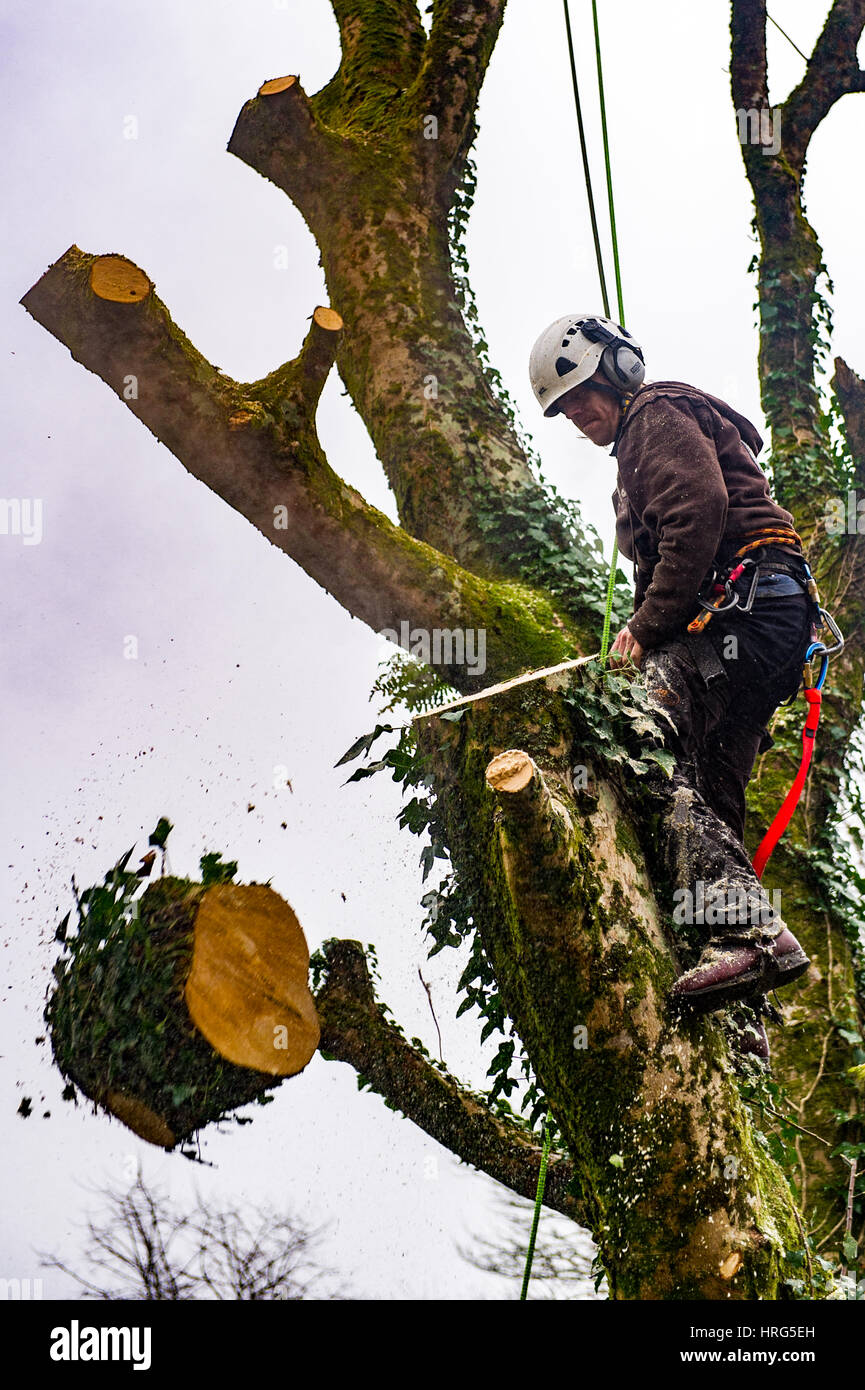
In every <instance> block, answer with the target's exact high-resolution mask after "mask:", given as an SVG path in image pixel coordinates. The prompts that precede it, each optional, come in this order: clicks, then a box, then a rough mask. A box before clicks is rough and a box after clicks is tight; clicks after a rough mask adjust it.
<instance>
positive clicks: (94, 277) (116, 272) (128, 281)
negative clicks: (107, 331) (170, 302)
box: [90, 256, 153, 304]
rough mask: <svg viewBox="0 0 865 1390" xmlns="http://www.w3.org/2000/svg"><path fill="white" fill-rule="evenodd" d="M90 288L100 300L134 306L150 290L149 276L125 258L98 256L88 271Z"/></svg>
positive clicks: (144, 297)
mask: <svg viewBox="0 0 865 1390" xmlns="http://www.w3.org/2000/svg"><path fill="white" fill-rule="evenodd" d="M90 288H91V289H92V291H93V293H94V294H97V295H98V296H99V298H100V299H112V300H114V301H115V302H116V303H118V304H135V303H137V302H138V300H140V299H146V298H147V296H148V295H149V293H150V291H151V289H152V288H153V287H152V285H151V283H150V278H149V276H147V275H145V273H144V271H143V270H141V269H140V267H139V266H137V265H136V264H135V263H134V261H129V260H127V259H126V257H125V256H98V257H97V259H96V260H95V261H94V262H93V267H92V269H91V271H90Z"/></svg>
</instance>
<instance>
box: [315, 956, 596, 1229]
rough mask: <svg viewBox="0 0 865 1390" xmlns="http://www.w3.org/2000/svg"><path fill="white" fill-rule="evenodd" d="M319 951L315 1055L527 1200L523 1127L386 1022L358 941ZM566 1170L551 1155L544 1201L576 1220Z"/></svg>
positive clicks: (532, 1178) (531, 1159) (529, 1172)
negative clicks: (324, 967) (345, 1069)
mask: <svg viewBox="0 0 865 1390" xmlns="http://www.w3.org/2000/svg"><path fill="white" fill-rule="evenodd" d="M323 950H324V954H325V956H326V959H327V962H328V973H327V978H326V980H325V982H324V984H323V985H322V986H321V988H320V989H319V992H318V994H317V995H316V1001H315V1003H316V1009H317V1010H318V1014H319V1018H320V1021H321V1043H320V1045H319V1050H320V1051H321V1053H322V1054H323V1055H324V1056H325V1057H328V1058H333V1059H334V1060H336V1061H338V1062H347V1063H348V1064H349V1065H350V1066H352V1067H354V1068H355V1070H356V1071H357V1072H358V1073H359V1074H360V1075H361V1076H363V1077H364V1079H365V1080H366V1081H368V1082H369V1085H370V1086H371V1087H372V1089H373V1090H374V1091H376V1092H377V1094H378V1095H380V1096H382V1097H383V1098H384V1100H385V1101H386V1102H387V1103H388V1104H389V1105H390V1106H391V1107H392V1108H394V1109H398V1110H401V1111H402V1113H403V1114H404V1115H405V1116H406V1117H407V1118H408V1119H410V1120H412V1121H414V1123H415V1124H416V1125H418V1126H419V1127H420V1128H421V1129H422V1130H424V1131H425V1132H426V1133H427V1134H429V1135H431V1136H432V1138H433V1139H437V1140H438V1142H439V1143H440V1144H443V1145H444V1147H445V1148H447V1149H450V1151H451V1152H452V1153H454V1154H456V1155H457V1157H458V1158H460V1159H462V1160H463V1162H464V1163H471V1164H472V1165H473V1166H474V1167H475V1168H478V1169H480V1171H481V1172H483V1173H487V1174H488V1175H489V1176H490V1177H491V1178H495V1179H496V1181H497V1182H500V1183H503V1184H504V1185H505V1187H508V1188H510V1189H511V1191H512V1192H516V1193H518V1194H519V1195H520V1196H523V1197H530V1198H531V1197H534V1195H535V1192H536V1189H537V1181H538V1172H539V1169H540V1162H541V1150H540V1148H539V1146H538V1145H537V1144H536V1143H535V1141H534V1138H533V1136H532V1135H531V1134H530V1133H529V1131H528V1130H527V1129H524V1128H523V1127H522V1126H521V1125H519V1124H518V1123H517V1122H516V1121H514V1120H511V1119H508V1118H507V1117H506V1116H504V1115H497V1114H495V1113H494V1112H493V1111H492V1110H490V1108H489V1106H487V1105H486V1103H485V1102H484V1101H483V1099H482V1098H481V1097H480V1096H476V1095H474V1094H472V1093H471V1092H469V1091H467V1090H465V1089H464V1088H463V1087H461V1086H460V1085H459V1083H458V1082H457V1081H456V1080H455V1079H454V1078H453V1077H452V1076H450V1075H448V1074H447V1073H446V1072H443V1071H440V1070H439V1069H438V1067H436V1066H435V1065H434V1064H433V1063H432V1061H431V1060H430V1059H429V1058H427V1057H425V1056H423V1054H422V1053H421V1052H419V1051H418V1050H417V1049H416V1048H414V1047H412V1046H411V1045H410V1044H409V1043H408V1042H407V1041H406V1039H405V1038H404V1037H403V1035H402V1033H401V1032H400V1030H399V1029H398V1028H397V1027H396V1026H395V1025H394V1024H393V1023H389V1022H388V1020H387V1018H386V1017H385V1014H384V1011H383V1008H382V1006H381V1005H380V1004H379V1003H378V1002H377V1000H376V997H375V992H374V990H373V986H372V981H371V979H370V975H369V970H368V968H367V963H366V957H365V955H364V951H363V947H362V946H361V945H360V943H359V942H357V941H331V942H328V943H327V944H326V946H325V947H324V948H323ZM573 1175H574V1169H573V1164H572V1163H571V1161H570V1159H569V1158H566V1157H563V1156H556V1155H552V1157H551V1160H550V1164H549V1167H548V1170H547V1185H546V1195H545V1198H544V1204H545V1205H546V1206H548V1207H550V1208H551V1209H552V1210H554V1211H559V1212H562V1213H563V1215H565V1216H569V1217H570V1218H571V1219H572V1220H573V1221H579V1220H580V1204H579V1202H578V1199H577V1198H576V1197H574V1196H573V1195H572V1194H571V1193H569V1191H568V1185H569V1183H570V1181H571V1179H572V1177H573Z"/></svg>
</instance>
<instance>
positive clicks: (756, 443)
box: [616, 381, 763, 455]
mask: <svg viewBox="0 0 865 1390" xmlns="http://www.w3.org/2000/svg"><path fill="white" fill-rule="evenodd" d="M658 396H686V397H691V398H693V397H696V398H697V399H698V400H702V401H708V403H709V405H710V406H712V408H713V409H714V410H717V412H718V414H719V415H721V416H723V418H724V419H725V420H729V422H730V424H731V425H733V427H734V428H735V429H737V430H738V432H739V434H740V435H741V437H742V439H743V440H744V442H745V443H746V444H747V445H748V448H749V449H750V450H751V451H752V452H753V453H754V454H755V455H756V454H759V452H760V450H761V449H762V447H763V439H762V436H761V435H760V434H759V433H758V432H757V430H756V428H755V427H754V425H752V424H751V421H750V420H747V419H746V418H745V416H744V415H740V414H739V412H738V410H734V409H733V407H732V406H731V405H728V404H727V402H726V401H722V400H721V398H720V396H712V395H710V393H709V392H708V391H701V390H699V389H698V388H697V387H696V386H689V385H688V384H687V382H684V381H650V382H646V384H645V385H644V386H641V387H640V389H639V390H638V391H637V392H635V394H634V396H633V398H632V400H631V404H630V405H629V407H628V410H627V412H626V414H625V417H624V419H623V421H622V430H624V429H625V428H626V427H627V425H628V422H629V421H630V420H631V419H633V417H634V415H635V414H636V412H637V411H638V410H639V409H641V407H642V406H644V405H647V404H648V403H649V401H650V400H655V399H657V397H658ZM619 434H620V437H621V430H620V432H619ZM616 442H617V443H618V440H617V441H616Z"/></svg>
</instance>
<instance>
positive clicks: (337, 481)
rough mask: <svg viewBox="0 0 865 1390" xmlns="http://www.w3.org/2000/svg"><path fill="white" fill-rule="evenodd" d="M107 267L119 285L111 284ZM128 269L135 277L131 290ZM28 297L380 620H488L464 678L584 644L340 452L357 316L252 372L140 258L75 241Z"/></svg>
mask: <svg viewBox="0 0 865 1390" xmlns="http://www.w3.org/2000/svg"><path fill="white" fill-rule="evenodd" d="M106 260H107V262H108V263H109V264H108V265H107V266H106V265H104V264H103V263H104V262H105V261H106ZM94 274H95V275H96V279H97V286H99V285H104V284H107V283H109V282H110V284H111V285H118V286H119V289H118V291H117V294H114V293H113V292H112V294H111V296H106V295H105V294H104V293H103V294H99V293H97V291H96V290H94V288H93V283H92V281H93V275H94ZM127 281H128V283H129V285H130V286H132V287H134V288H135V294H131V293H130V294H129V295H128V297H127V295H126V294H124V286H125V285H126V282H127ZM118 295H119V298H118ZM21 302H22V304H23V305H24V307H25V308H26V309H27V311H28V312H29V313H30V314H31V315H32V316H33V318H34V319H36V320H37V322H39V323H41V324H42V325H43V327H45V328H47V329H48V331H49V332H50V333H53V334H54V336H55V337H56V338H58V339H59V340H60V341H61V342H62V343H64V344H65V346H66V347H67V348H68V349H69V351H70V352H71V353H72V356H73V357H74V358H75V359H76V361H79V362H81V363H82V365H83V366H85V367H87V369H88V370H89V371H92V372H95V374H96V375H97V376H99V377H101V379H102V380H103V381H104V382H105V383H106V384H107V385H108V386H110V387H111V389H112V390H113V391H114V392H115V394H116V395H117V396H118V397H119V398H120V399H121V400H123V401H124V404H126V405H127V406H128V407H129V409H130V410H131V411H132V412H133V414H135V415H136V416H137V417H138V418H139V419H140V420H141V422H142V423H143V424H144V425H146V427H147V428H148V429H149V430H150V431H151V433H152V434H154V435H155V436H156V438H157V439H158V440H160V442H161V443H163V444H164V445H165V446H166V447H167V448H168V449H170V450H171V452H172V453H173V454H174V455H175V456H176V457H177V458H178V459H179V460H180V461H181V462H182V463H183V465H184V467H185V468H186V469H187V470H188V471H189V472H190V473H191V474H192V475H193V476H194V477H196V478H199V479H200V480H201V481H202V482H204V483H206V484H207V486H208V487H209V488H211V489H212V491H214V492H215V493H217V495H218V496H220V497H221V498H223V500H224V501H226V502H227V503H228V504H229V505H230V506H231V507H233V508H234V509H235V510H236V511H238V512H239V513H240V514H241V515H242V516H244V517H245V518H246V519H247V520H248V521H250V522H251V523H252V524H253V525H254V526H255V527H256V528H257V529H258V530H259V531H260V532H261V533H262V535H264V536H266V538H267V539H268V540H269V541H270V542H271V543H272V544H274V545H276V546H278V547H279V548H280V549H281V550H284V551H285V552H286V553H287V554H288V555H289V556H290V557H291V558H292V559H293V560H295V561H296V562H297V563H298V564H299V565H300V566H301V567H302V568H303V569H304V570H305V571H306V573H307V574H308V575H309V576H310V577H311V578H312V579H314V580H315V581H316V582H317V583H319V584H320V585H322V587H323V588H325V589H326V590H327V591H328V592H329V593H332V594H333V595H334V597H335V598H336V599H337V601H338V602H339V603H340V604H341V605H342V606H343V608H345V609H346V610H347V611H348V612H349V613H351V614H352V615H353V616H354V617H357V618H360V619H361V620H362V621H363V622H365V623H367V624H368V625H369V626H370V627H371V628H372V629H373V631H376V632H380V631H382V630H390V631H395V632H397V633H399V632H400V630H401V625H402V623H403V622H405V621H408V622H409V625H410V627H414V625H417V626H418V627H419V628H420V629H421V630H425V631H426V632H427V633H431V632H434V631H435V630H440V631H447V632H450V631H451V630H452V629H459V628H462V629H470V630H475V631H480V630H483V631H485V632H486V634H487V642H486V662H487V669H486V671H485V672H480V673H479V672H477V669H476V667H475V668H473V667H469V666H467V665H465V664H459V665H458V664H456V661H455V660H451V661H445V662H443V664H442V666H441V668H440V669H441V673H442V675H443V676H445V677H446V679H447V680H449V681H450V683H451V684H453V685H454V686H455V687H456V688H457V689H458V690H468V691H471V690H473V689H477V688H478V687H479V686H481V685H482V684H486V683H488V682H489V679H490V677H491V676H492V677H493V678H495V676H496V675H500V676H503V677H504V676H510V675H513V674H514V670H515V669H519V667H520V665H521V664H532V665H539V664H541V663H542V662H544V661H548V660H550V659H553V660H556V659H559V660H560V659H562V658H564V657H567V656H571V655H573V653H574V651H575V649H576V648H577V643H578V641H579V638H578V637H577V635H576V634H575V633H574V632H573V630H572V629H570V628H569V626H568V624H567V623H566V622H565V621H563V620H562V619H561V618H560V617H559V616H558V615H557V614H556V613H555V611H554V609H553V607H552V605H551V604H550V603H549V601H548V600H546V599H545V598H543V597H542V596H540V595H538V594H535V593H533V592H531V591H529V590H527V589H525V588H524V587H521V586H516V585H515V586H509V585H507V584H496V585H494V584H491V583H489V582H488V581H485V580H483V579H480V578H478V577H477V576H476V575H474V574H471V573H470V572H468V571H466V570H462V569H460V568H459V566H458V565H456V564H455V563H454V561H453V560H451V559H449V558H448V557H447V556H445V555H441V554H438V553H437V552H436V551H434V550H433V549H431V547H430V546H428V545H425V544H423V543H422V542H419V541H416V540H413V539H412V538H411V537H409V536H407V535H406V534H405V533H404V532H403V531H402V530H401V529H400V528H399V527H398V526H394V525H393V523H392V522H391V521H390V520H389V519H388V518H387V517H386V516H384V515H383V513H381V512H379V511H377V510H376V509H375V508H374V507H371V506H369V504H368V503H367V502H365V501H364V499H363V498H362V497H361V496H360V494H359V493H358V492H356V491H355V490H354V489H353V488H350V487H349V486H348V485H347V484H346V483H344V482H343V481H342V479H341V478H339V477H338V476H337V475H336V473H334V471H333V470H332V469H331V468H330V467H329V465H328V463H327V460H326V459H325V457H324V454H323V452H322V449H321V445H320V443H319V441H318V436H317V434H316V431H315V419H314V413H315V406H316V404H317V402H318V398H319V395H320V393H321V390H322V387H323V385H324V381H325V379H326V376H327V372H328V370H329V368H330V365H331V363H332V362H333V358H334V353H335V350H336V343H337V339H338V336H339V330H340V327H341V324H342V320H341V317H340V315H339V314H337V313H336V312H335V311H334V310H332V309H328V308H326V307H322V308H319V309H318V310H317V311H316V313H315V314H314V315H313V319H312V323H311V325H310V329H309V333H308V334H307V337H306V340H305V342H304V345H303V347H302V349H301V352H300V355H299V356H298V357H297V358H296V359H294V360H293V361H291V362H287V363H285V364H283V366H281V367H279V368H277V369H276V371H274V372H271V373H270V375H269V376H266V377H264V378H263V379H262V380H261V381H258V382H252V383H248V384H243V383H239V382H236V381H232V380H231V379H230V378H229V377H227V376H225V375H223V373H221V372H220V371H219V370H218V369H217V368H215V367H213V366H211V364H210V363H209V362H208V361H207V360H206V358H204V357H203V356H202V354H201V353H200V352H198V351H197V350H196V348H195V347H194V346H193V345H192V343H190V341H189V339H188V338H186V336H185V335H184V334H183V333H182V332H181V331H180V329H179V328H178V327H177V325H176V324H175V323H174V322H173V321H172V319H171V316H170V315H169V313H168V310H167V309H166V307H165V305H164V304H163V303H162V302H161V301H160V300H159V299H158V298H157V296H156V294H155V293H154V292H153V288H152V283H151V281H150V280H149V278H148V277H147V276H146V275H145V273H144V272H143V271H141V270H140V269H139V267H137V266H135V265H134V264H133V263H132V262H131V261H128V260H126V259H125V258H124V257H117V256H110V257H108V258H105V257H94V256H89V255H85V254H84V253H83V252H82V251H80V250H79V249H78V247H76V246H73V247H70V249H69V250H68V251H67V252H66V253H65V254H64V255H63V256H62V257H61V258H60V260H58V261H56V262H55V263H54V264H53V265H52V266H51V267H50V268H49V269H48V270H47V271H46V272H45V274H44V275H43V276H42V278H41V279H40V280H39V281H37V283H36V284H35V285H34V286H33V288H32V289H30V290H29V291H28V292H27V294H26V295H25V296H24V298H23V299H22V301H21ZM455 655H456V652H455V649H453V650H452V656H453V657H455ZM535 658H537V660H536V659H535Z"/></svg>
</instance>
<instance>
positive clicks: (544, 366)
mask: <svg viewBox="0 0 865 1390" xmlns="http://www.w3.org/2000/svg"><path fill="white" fill-rule="evenodd" d="M598 367H601V368H602V370H603V373H604V376H605V377H606V378H607V380H608V381H609V383H610V385H611V386H614V387H615V388H616V390H617V391H620V392H621V393H622V395H623V396H629V395H631V394H632V393H633V392H634V391H636V389H637V387H638V386H640V385H641V384H642V382H643V378H644V377H645V375H646V367H645V362H644V360H643V350H642V348H641V347H640V345H639V343H638V342H637V341H636V339H635V338H633V337H632V336H631V334H630V333H629V332H628V330H627V329H626V328H622V327H621V325H620V324H618V323H614V322H613V320H612V319H605V318H602V317H601V315H600V314H565V315H564V317H563V318H560V319H556V321H555V323H551V324H550V326H549V328H545V329H544V331H543V333H542V334H541V336H540V337H539V338H538V341H537V342H536V343H535V345H534V347H533V348H532V355H531V357H530V358H529V377H530V379H531V383H532V390H533V391H534V393H535V396H536V397H537V400H538V403H539V404H540V405H541V406H542V407H543V411H544V414H545V415H556V414H557V413H558V410H557V406H556V402H557V401H558V400H559V398H560V397H561V396H564V395H565V393H566V392H567V391H570V390H571V388H572V387H574V386H579V385H580V383H581V382H583V381H588V379H589V377H590V376H594V374H595V372H596V371H597V370H598Z"/></svg>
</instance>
